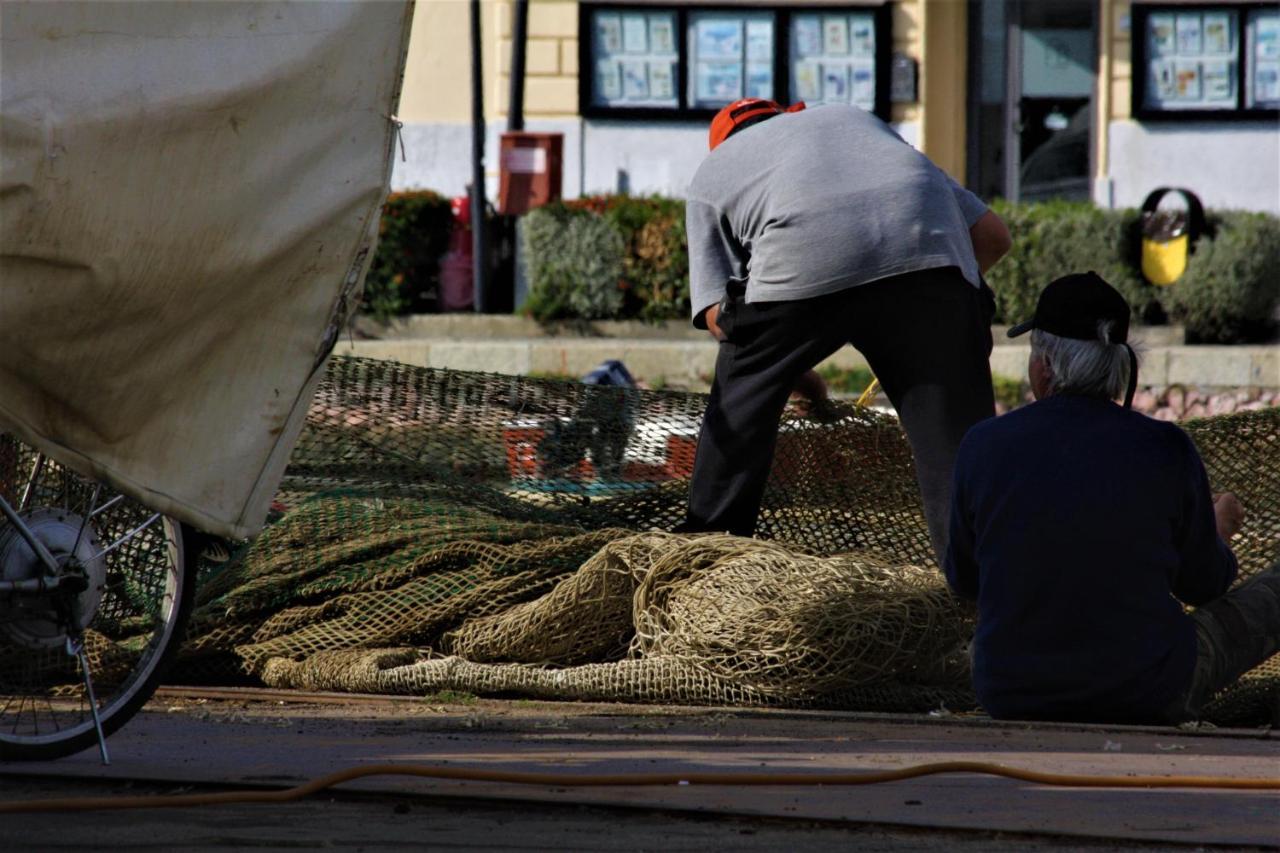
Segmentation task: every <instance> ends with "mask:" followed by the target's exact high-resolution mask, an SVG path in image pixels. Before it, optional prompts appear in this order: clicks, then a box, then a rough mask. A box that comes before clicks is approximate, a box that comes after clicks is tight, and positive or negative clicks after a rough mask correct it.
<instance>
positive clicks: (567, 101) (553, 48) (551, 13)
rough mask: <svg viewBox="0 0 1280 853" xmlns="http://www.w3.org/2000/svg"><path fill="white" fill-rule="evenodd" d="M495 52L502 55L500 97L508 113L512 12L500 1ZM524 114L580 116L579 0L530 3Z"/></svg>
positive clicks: (504, 0) (500, 105)
mask: <svg viewBox="0 0 1280 853" xmlns="http://www.w3.org/2000/svg"><path fill="white" fill-rule="evenodd" d="M498 6H499V20H500V26H499V28H498V33H499V37H498V45H497V51H498V55H499V57H500V65H499V76H498V86H499V88H500V92H499V95H498V97H497V99H496V103H497V104H498V113H499V114H501V115H504V116H505V115H506V114H507V106H508V101H509V98H510V94H511V77H510V71H511V9H512V6H513V4H512V3H511V2H509V0H500V2H499V3H498ZM525 51H526V52H525V69H524V71H525V80H524V113H525V116H526V117H527V118H565V117H569V116H576V115H577V114H578V4H577V2H576V0H530V3H529V28H528V39H527V42H526V47H525Z"/></svg>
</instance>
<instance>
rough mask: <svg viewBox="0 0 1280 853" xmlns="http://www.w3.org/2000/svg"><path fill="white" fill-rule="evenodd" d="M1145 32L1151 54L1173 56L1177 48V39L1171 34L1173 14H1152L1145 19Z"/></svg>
mask: <svg viewBox="0 0 1280 853" xmlns="http://www.w3.org/2000/svg"><path fill="white" fill-rule="evenodd" d="M1147 20H1148V24H1147V32H1148V34H1149V40H1150V44H1151V55H1152V56H1173V54H1174V53H1176V52H1177V50H1178V42H1177V39H1175V38H1174V35H1173V15H1168V14H1163V15H1154V14H1153V15H1152V16H1151V17H1150V18H1148V19H1147Z"/></svg>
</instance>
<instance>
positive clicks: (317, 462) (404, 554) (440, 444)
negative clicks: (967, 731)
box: [176, 358, 1280, 724]
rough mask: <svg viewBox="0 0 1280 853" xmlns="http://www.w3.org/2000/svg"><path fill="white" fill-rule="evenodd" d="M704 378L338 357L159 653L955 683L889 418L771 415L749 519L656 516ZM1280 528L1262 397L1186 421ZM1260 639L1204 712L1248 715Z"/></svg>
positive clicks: (479, 675)
mask: <svg viewBox="0 0 1280 853" xmlns="http://www.w3.org/2000/svg"><path fill="white" fill-rule="evenodd" d="M704 407H705V398H704V397H702V396H701V395H696V394H688V393H679V392H666V391H642V390H638V389H634V388H624V387H611V386H591V385H584V384H579V383H573V382H561V381H552V380H540V379H531V378H524V377H513V376H498V375H491V374H478V373H462V372H456V371H438V370H428V369H421V368H415V367H408V366H404V365H399V364H395V363H391V362H383V361H374V360H364V359H354V358H337V359H334V360H333V361H332V363H331V364H330V367H329V370H328V374H327V376H326V378H325V380H324V382H323V385H322V386H321V388H320V390H319V393H318V394H317V395H316V398H315V401H314V402H313V404H312V407H311V410H310V414H309V417H308V421H307V425H306V428H305V429H304V431H303V434H302V436H301V438H300V440H299V442H298V445H297V448H296V450H295V452H294V455H293V458H292V461H291V464H290V467H289V469H288V471H287V473H286V476H285V479H284V482H283V483H282V485H281V489H280V495H279V500H278V503H277V510H278V512H279V513H280V517H279V518H278V519H277V520H275V522H274V523H273V524H271V525H270V526H269V527H268V529H267V530H266V531H265V532H264V533H263V535H262V536H261V537H260V538H259V539H258V540H257V541H255V542H254V543H252V544H251V545H248V546H246V547H244V548H243V549H241V551H240V552H239V553H237V554H236V556H235V557H234V559H233V560H232V561H231V562H230V563H229V564H228V565H226V566H224V567H221V568H218V569H216V570H206V572H207V574H208V577H207V578H206V580H205V581H204V582H203V584H202V587H201V591H200V604H199V607H198V609H197V612H196V614H195V617H194V619H193V621H192V624H191V627H190V631H189V639H188V642H187V646H186V648H185V649H184V652H183V655H182V659H181V664H180V666H179V671H178V673H177V675H176V677H177V678H179V679H182V680H186V681H193V682H201V683H211V682H214V683H216V682H235V681H249V682H256V683H266V684H268V685H272V686H277V687H299V688H307V689H323V690H347V691H361V692H375V693H408V694H412V693H431V692H436V691H440V690H463V691H470V692H475V693H479V694H485V695H520V696H529V697H539V698H558V699H591V700H619V701H643V702H669V703H713V704H754V705H781V706H792V707H824V708H842V709H851V710H903V711H913V710H929V709H933V708H937V707H939V705H945V706H946V707H948V708H950V709H952V710H963V709H969V708H974V707H975V705H976V703H975V699H974V697H973V694H972V692H971V689H970V687H969V673H968V668H967V667H968V663H967V656H966V654H965V644H966V642H967V640H968V638H969V637H970V636H971V635H972V630H973V612H972V610H971V609H970V607H969V606H968V605H966V604H964V603H962V602H959V601H957V600H956V599H955V598H954V597H953V596H951V595H950V594H949V592H948V591H947V589H946V586H945V583H944V582H943V580H942V577H941V574H940V572H938V571H937V568H936V566H934V565H933V556H932V551H931V550H930V546H929V537H928V530H927V527H926V525H925V521H924V517H923V515H922V512H921V509H920V502H919V493H918V490H917V487H916V483H915V476H914V472H913V468H912V460H911V453H910V448H909V446H908V444H907V441H906V438H905V436H904V434H903V433H902V431H901V429H900V427H899V425H898V422H897V420H896V419H895V418H893V417H892V416H889V415H886V414H883V413H880V412H877V411H874V410H871V409H865V408H857V407H853V406H845V405H834V406H832V407H830V408H828V409H825V410H824V411H822V412H821V413H819V414H817V415H814V414H812V413H811V414H810V415H807V416H801V415H800V414H799V413H796V412H788V413H787V414H786V415H785V416H784V419H783V423H782V425H781V431H780V436H779V442H778V450H777V457H776V460H775V463H774V468H773V471H772V474H771V478H770V481H769V486H768V488H767V490H766V492H765V497H764V506H763V509H762V512H761V516H760V524H759V530H758V536H757V538H756V539H741V538H736V537H729V536H715V535H703V536H678V535H673V534H669V533H665V532H662V531H666V530H670V529H671V528H672V527H673V526H675V525H676V524H677V523H678V522H679V521H681V520H682V518H683V514H684V509H685V504H686V500H687V497H688V483H689V474H690V472H691V469H692V464H693V455H694V449H695V444H696V439H697V430H698V425H699V421H700V418H701V415H702V412H703V409H704ZM1184 426H1185V428H1186V429H1187V431H1188V432H1189V433H1190V434H1191V435H1192V437H1193V438H1194V439H1195V441H1196V443H1197V445H1198V446H1199V447H1200V450H1201V452H1202V454H1203V456H1204V459H1205V463H1206V466H1207V467H1208V470H1209V474H1210V478H1211V480H1212V482H1213V486H1214V488H1215V489H1218V490H1230V491H1234V492H1235V493H1236V494H1237V495H1239V497H1240V499H1241V500H1242V501H1243V503H1244V504H1245V506H1246V507H1247V508H1248V510H1249V514H1248V519H1247V521H1246V523H1245V526H1244V529H1243V530H1242V531H1241V532H1240V533H1239V534H1238V536H1237V537H1236V538H1235V540H1234V541H1233V542H1232V545H1233V547H1234V548H1235V550H1236V552H1237V554H1238V555H1239V557H1240V562H1241V566H1242V575H1243V576H1244V577H1248V576H1250V575H1252V574H1254V573H1256V572H1258V571H1260V570H1262V569H1263V568H1265V567H1266V566H1268V565H1270V564H1271V562H1273V561H1274V560H1275V558H1276V552H1277V544H1278V543H1280V438H1278V437H1277V436H1278V433H1280V430H1278V429H1277V427H1278V426H1280V410H1277V409H1266V410H1262V411H1257V412H1249V413H1243V414H1235V415H1228V416H1223V417H1217V418H1210V419H1206V420H1200V421H1193V422H1189V423H1187V424H1185V425H1184ZM1277 697H1280V660H1277V659H1272V660H1271V661H1269V662H1267V663H1266V664H1264V665H1263V666H1261V667H1259V668H1258V669H1256V670H1254V671H1253V672H1251V673H1249V674H1248V675H1247V676H1246V677H1245V678H1244V679H1242V681H1241V682H1240V683H1239V684H1238V685H1237V686H1236V687H1235V688H1233V689H1231V690H1229V691H1227V692H1226V693H1225V694H1224V695H1223V696H1221V697H1219V698H1218V699H1217V700H1216V701H1215V703H1214V704H1213V705H1212V706H1211V707H1210V709H1209V710H1208V712H1207V713H1206V718H1207V719H1210V720H1213V721H1215V722H1218V723H1221V724H1252V723H1266V722H1270V721H1271V719H1272V717H1273V716H1274V714H1275V710H1276V703H1277Z"/></svg>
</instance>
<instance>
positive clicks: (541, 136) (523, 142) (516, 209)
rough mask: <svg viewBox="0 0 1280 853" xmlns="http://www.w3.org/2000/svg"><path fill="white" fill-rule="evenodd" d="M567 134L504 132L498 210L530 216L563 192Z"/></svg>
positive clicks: (500, 152) (500, 157) (556, 198)
mask: <svg viewBox="0 0 1280 853" xmlns="http://www.w3.org/2000/svg"><path fill="white" fill-rule="evenodd" d="M563 160H564V134H561V133H524V132H520V133H504V134H502V141H501V145H500V148H499V152H498V176H499V177H498V210H499V211H501V212H502V213H504V214H507V215H519V214H522V213H528V212H529V211H530V210H533V209H534V208H535V207H540V206H541V205H544V204H546V203H547V202H550V201H558V200H559V199H560V196H561V192H562V184H563V180H564V178H563V173H564V170H563V167H562V163H563Z"/></svg>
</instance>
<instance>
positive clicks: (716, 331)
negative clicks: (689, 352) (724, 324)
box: [702, 303, 724, 341]
mask: <svg viewBox="0 0 1280 853" xmlns="http://www.w3.org/2000/svg"><path fill="white" fill-rule="evenodd" d="M702 317H703V319H705V320H706V321H707V331H708V332H710V333H711V337H713V338H715V339H716V340H717V341H723V340H724V333H723V332H721V331H720V324H718V323H717V322H716V320H717V319H718V318H719V317H720V305H719V303H717V304H715V305H712V306H711V307H710V308H708V309H707V310H706V313H704V314H703V315H702Z"/></svg>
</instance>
